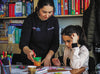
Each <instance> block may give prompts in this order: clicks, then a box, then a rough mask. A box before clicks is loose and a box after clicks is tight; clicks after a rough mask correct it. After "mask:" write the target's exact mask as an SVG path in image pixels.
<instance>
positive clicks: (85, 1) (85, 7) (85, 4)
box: [84, 0, 88, 10]
mask: <svg viewBox="0 0 100 74" xmlns="http://www.w3.org/2000/svg"><path fill="white" fill-rule="evenodd" d="M87 8H88V0H84V10H86V9H87Z"/></svg>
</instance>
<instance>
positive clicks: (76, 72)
mask: <svg viewBox="0 0 100 74" xmlns="http://www.w3.org/2000/svg"><path fill="white" fill-rule="evenodd" d="M16 66H17V65H12V70H11V74H28V69H27V67H26V68H25V69H20V68H16ZM0 71H1V70H0ZM59 71H68V70H48V72H59ZM69 71H70V72H71V73H72V74H81V73H82V72H84V71H85V67H82V68H80V69H72V70H69ZM0 73H1V72H0Z"/></svg>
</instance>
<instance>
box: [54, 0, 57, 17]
mask: <svg viewBox="0 0 100 74" xmlns="http://www.w3.org/2000/svg"><path fill="white" fill-rule="evenodd" d="M53 1H54V6H55V12H54V15H58V0H53Z"/></svg>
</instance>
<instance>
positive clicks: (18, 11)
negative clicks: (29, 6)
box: [15, 2, 22, 17]
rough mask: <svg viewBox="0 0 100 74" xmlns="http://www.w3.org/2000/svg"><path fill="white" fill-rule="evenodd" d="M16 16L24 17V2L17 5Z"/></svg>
mask: <svg viewBox="0 0 100 74" xmlns="http://www.w3.org/2000/svg"><path fill="white" fill-rule="evenodd" d="M15 16H16V17H19V16H22V2H16V3H15Z"/></svg>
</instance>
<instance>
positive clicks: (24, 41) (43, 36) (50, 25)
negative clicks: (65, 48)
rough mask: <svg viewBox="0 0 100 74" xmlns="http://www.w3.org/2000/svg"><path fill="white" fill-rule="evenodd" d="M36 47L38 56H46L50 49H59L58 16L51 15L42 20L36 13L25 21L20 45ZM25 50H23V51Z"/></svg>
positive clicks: (21, 47) (21, 46)
mask: <svg viewBox="0 0 100 74" xmlns="http://www.w3.org/2000/svg"><path fill="white" fill-rule="evenodd" d="M24 46H29V48H30V49H34V51H35V53H36V55H37V56H41V57H43V58H44V57H45V56H46V54H47V53H48V51H49V50H53V51H54V52H56V51H57V49H58V47H59V24H58V20H57V18H55V17H54V16H51V17H50V18H49V19H48V20H46V21H41V20H40V19H39V17H38V15H37V14H36V13H32V14H31V15H29V16H28V17H27V18H26V19H25V20H24V23H23V28H22V33H21V39H20V44H19V47H20V49H21V50H22V49H23V47H24ZM22 52H23V51H22Z"/></svg>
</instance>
